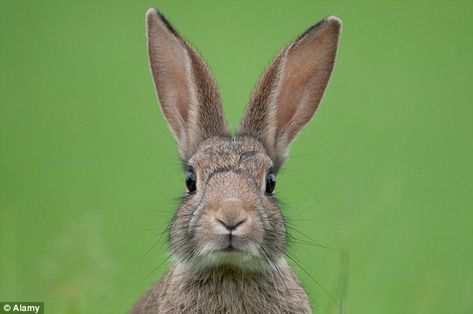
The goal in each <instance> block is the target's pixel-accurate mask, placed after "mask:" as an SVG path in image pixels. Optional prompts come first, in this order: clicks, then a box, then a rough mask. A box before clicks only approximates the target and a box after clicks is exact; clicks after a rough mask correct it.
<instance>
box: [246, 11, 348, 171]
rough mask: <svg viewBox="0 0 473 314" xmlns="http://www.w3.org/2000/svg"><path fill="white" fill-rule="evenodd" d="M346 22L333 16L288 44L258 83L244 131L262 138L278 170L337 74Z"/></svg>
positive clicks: (249, 107)
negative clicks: (344, 23) (334, 66)
mask: <svg viewBox="0 0 473 314" xmlns="http://www.w3.org/2000/svg"><path fill="white" fill-rule="evenodd" d="M340 29H341V21H340V20H339V19H338V18H336V17H328V18H326V19H324V20H322V21H320V22H319V23H317V24H316V25H314V26H312V27H311V28H309V29H308V30H307V31H306V32H304V33H303V34H302V35H300V36H299V37H298V38H297V39H296V40H294V41H293V42H292V43H290V44H289V45H288V46H287V47H286V48H284V49H283V50H282V51H281V52H280V53H279V55H278V56H277V57H276V58H275V59H274V61H273V62H272V63H271V64H270V65H269V67H268V68H267V70H266V71H265V72H264V73H263V75H262V77H261V79H260V81H259V82H258V84H257V86H256V88H255V90H254V92H253V95H252V97H251V99H250V102H249V104H248V108H247V110H246V113H245V115H244V117H243V120H242V123H241V125H240V130H239V134H241V135H249V136H253V137H256V138H257V139H259V140H260V141H261V142H262V143H263V144H264V146H265V147H266V149H267V151H268V154H269V155H270V157H271V158H272V159H273V162H274V166H275V168H278V167H279V166H280V165H281V163H282V162H283V161H284V159H285V157H286V155H287V151H288V147H289V144H290V142H291V141H292V140H293V139H294V137H295V136H296V135H297V134H298V133H299V131H300V130H301V129H302V128H303V127H304V126H305V125H306V123H307V122H309V120H310V119H311V118H312V116H313V114H314V112H315V110H316V109H317V107H318V106H319V103H320V101H321V99H322V96H323V94H324V91H325V88H326V87H327V83H328V81H329V79H330V75H331V73H332V68H333V65H334V62H335V55H336V52H337V46H338V38H339V34H340Z"/></svg>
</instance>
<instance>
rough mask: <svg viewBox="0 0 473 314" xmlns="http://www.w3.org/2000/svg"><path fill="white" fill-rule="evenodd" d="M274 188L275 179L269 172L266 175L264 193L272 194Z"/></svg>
mask: <svg viewBox="0 0 473 314" xmlns="http://www.w3.org/2000/svg"><path fill="white" fill-rule="evenodd" d="M275 187H276V177H275V176H274V174H272V173H271V172H270V173H268V174H267V175H266V193H273V191H274V188H275Z"/></svg>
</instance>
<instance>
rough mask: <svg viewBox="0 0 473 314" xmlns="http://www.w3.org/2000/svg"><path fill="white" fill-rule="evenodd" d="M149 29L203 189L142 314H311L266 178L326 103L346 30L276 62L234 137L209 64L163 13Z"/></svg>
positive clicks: (294, 48)
mask: <svg viewBox="0 0 473 314" xmlns="http://www.w3.org/2000/svg"><path fill="white" fill-rule="evenodd" d="M147 20H148V47H149V54H150V63H151V69H152V74H153V78H154V82H155V85H156V89H157V92H158V98H159V101H160V105H161V108H162V111H163V114H164V115H165V117H166V119H167V120H168V123H169V125H170V127H171V129H172V130H173V132H174V133H175V135H176V138H177V141H178V144H179V152H180V154H181V159H182V161H183V164H184V167H185V168H186V169H188V170H189V171H192V172H191V173H195V176H196V190H195V191H190V192H189V193H187V194H186V195H185V196H184V197H183V199H182V202H181V204H180V206H179V209H178V210H177V212H176V215H175V217H174V220H173V222H172V227H171V231H170V249H171V255H172V257H173V260H174V265H173V266H172V268H171V270H170V271H169V272H168V273H167V274H166V275H165V276H164V277H163V278H162V279H161V280H160V281H159V282H158V283H157V284H155V285H154V286H153V287H152V288H151V289H150V290H149V291H148V293H147V294H145V295H144V296H143V297H142V298H141V299H140V301H139V302H138V303H137V304H136V305H135V307H134V309H133V310H132V312H133V313H311V308H310V304H309V300H308V297H307V295H306V293H305V291H304V289H303V288H302V286H301V284H300V283H299V281H298V280H297V278H296V277H295V275H294V273H293V272H292V270H291V269H290V267H289V266H288V265H287V262H286V260H285V250H286V244H287V243H286V242H287V234H286V233H287V230H286V227H285V224H284V219H283V216H282V214H281V211H280V209H279V208H278V205H277V201H276V199H275V197H274V195H273V194H272V193H270V192H267V191H266V178H267V175H268V173H271V172H273V173H276V172H277V169H278V168H279V166H280V164H281V163H282V161H283V160H284V158H285V155H286V152H287V147H288V146H289V143H290V142H291V141H292V139H293V138H294V137H295V136H296V135H297V133H298V132H299V131H300V129H302V127H303V126H304V125H305V124H306V123H307V122H308V121H309V120H310V118H311V117H312V115H313V113H314V112H315V110H316V108H317V106H318V104H319V102H320V99H321V98H322V95H323V92H324V90H325V87H326V85H327V82H328V79H329V77H330V72H331V70H332V67H333V62H334V59H335V52H336V46H337V42H338V33H339V30H340V23H339V21H338V20H337V19H336V18H328V19H326V20H324V21H322V22H320V23H319V24H318V25H317V26H316V27H315V26H314V27H312V28H311V29H309V30H308V31H306V32H305V33H304V34H302V35H301V36H299V37H298V38H297V39H296V40H295V41H294V42H293V43H292V44H290V45H289V46H288V47H287V48H285V49H284V50H283V51H282V52H281V53H280V54H279V55H278V56H277V57H276V59H275V61H274V62H273V63H272V64H271V65H270V66H269V68H268V70H267V71H266V72H265V73H264V74H263V76H262V78H261V80H260V82H259V84H258V85H257V87H256V89H255V92H254V94H253V96H252V98H251V101H250V104H249V106H248V109H247V112H246V114H245V116H244V118H243V121H242V124H241V127H240V131H239V133H238V134H237V135H235V136H231V135H230V134H229V133H228V131H227V129H226V124H225V122H224V120H223V112H222V107H221V103H220V97H219V94H218V91H217V89H216V84H215V82H214V81H213V79H212V77H211V76H210V72H209V71H208V68H207V66H206V65H205V63H204V62H203V61H202V59H201V58H200V57H199V56H198V54H197V53H196V52H195V50H194V49H193V48H192V47H191V46H190V44H188V43H187V42H186V41H185V40H184V39H183V38H182V37H181V36H180V35H179V34H178V33H177V31H176V30H175V29H174V28H173V27H172V26H171V25H170V24H169V22H168V21H167V20H166V19H165V18H164V17H163V16H162V15H161V14H159V13H157V12H156V11H155V10H154V9H152V10H150V11H148V14H147ZM291 90H292V91H293V92H292V93H291Z"/></svg>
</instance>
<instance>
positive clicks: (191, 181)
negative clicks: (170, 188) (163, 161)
mask: <svg viewBox="0 0 473 314" xmlns="http://www.w3.org/2000/svg"><path fill="white" fill-rule="evenodd" d="M186 187H187V191H189V193H193V192H195V190H197V175H196V174H195V172H194V170H193V169H189V171H188V172H187V175H186Z"/></svg>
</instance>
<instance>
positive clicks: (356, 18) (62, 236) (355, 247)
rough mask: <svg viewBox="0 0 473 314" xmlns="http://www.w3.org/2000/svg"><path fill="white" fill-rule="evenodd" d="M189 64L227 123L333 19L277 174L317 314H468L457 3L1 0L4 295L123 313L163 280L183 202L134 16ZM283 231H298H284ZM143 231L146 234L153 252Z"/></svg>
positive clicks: (465, 130) (467, 173)
mask: <svg viewBox="0 0 473 314" xmlns="http://www.w3.org/2000/svg"><path fill="white" fill-rule="evenodd" d="M153 6H154V7H158V8H159V9H160V10H162V11H163V12H164V13H165V14H166V15H167V16H168V18H169V19H170V20H171V22H172V23H173V24H174V25H175V26H176V27H177V29H178V30H179V31H180V32H182V33H183V34H184V36H186V37H187V38H188V39H189V40H190V41H191V42H192V43H193V44H194V45H195V46H196V47H197V48H198V49H199V51H200V52H201V54H202V55H203V56H204V58H205V59H206V60H207V62H208V63H209V65H210V67H211V68H212V70H213V72H214V75H215V77H216V79H217V81H218V83H219V85H220V88H221V91H222V97H223V100H224V110H225V113H226V116H227V118H228V120H229V123H230V125H231V126H232V127H236V126H237V123H238V121H239V119H240V116H241V114H242V112H243V110H244V108H245V104H246V102H247V100H248V98H249V95H250V92H251V89H252V87H253V86H254V84H255V82H256V80H257V78H258V76H259V75H260V73H261V72H262V71H263V69H264V68H265V66H266V65H267V64H268V63H269V61H270V60H271V58H272V57H273V56H274V55H275V54H276V53H277V51H278V50H279V49H280V48H281V47H282V46H283V45H284V44H285V43H287V42H288V41H289V40H291V39H292V38H294V37H295V36H296V35H297V34H298V33H300V32H302V31H303V30H305V29H306V28H307V27H309V26H310V25H312V24H313V23H315V22H316V21H318V20H319V19H321V18H322V17H324V16H327V15H337V16H339V17H340V18H341V19H342V20H343V22H344V29H343V34H342V39H341V46H340V53H339V56H338V62H337V65H336V67H335V71H334V75H333V78H332V81H331V83H330V85H329V89H328V92H327V94H326V97H325V99H324V102H323V105H322V107H321V109H320V110H319V112H318V115H317V117H316V119H314V120H313V122H312V123H311V125H310V126H308V127H307V128H306V129H305V130H304V131H303V132H302V134H301V136H300V137H299V138H298V139H297V141H296V142H295V144H294V145H293V147H292V150H291V156H290V158H289V160H288V162H287V163H286V164H285V167H284V169H283V171H282V173H281V175H280V177H279V179H278V188H277V192H278V194H279V196H280V198H281V199H282V200H283V201H284V202H285V204H286V205H285V208H284V213H285V215H286V216H287V217H288V219H289V221H290V223H291V224H292V225H293V226H294V227H295V228H297V230H300V231H301V232H303V233H304V234H306V235H307V236H309V237H310V238H313V239H316V240H317V241H319V242H321V243H322V244H324V245H327V246H329V247H331V248H333V250H327V249H323V248H318V247H313V246H307V245H303V244H297V243H294V244H293V245H292V247H291V252H292V254H294V255H296V256H297V261H298V262H299V263H300V264H301V265H302V266H303V267H304V269H305V271H306V272H307V273H308V274H310V276H311V277H313V278H314V279H315V280H317V281H318V282H319V283H320V284H321V285H322V286H323V287H324V289H326V290H327V291H328V294H327V293H325V292H324V291H323V290H322V289H321V288H320V287H318V285H317V284H316V283H315V282H314V281H313V280H312V279H311V278H310V276H308V275H307V274H306V273H305V272H304V271H302V270H301V269H299V268H298V267H297V266H296V265H294V264H293V266H294V268H295V270H296V272H297V273H298V274H299V276H300V278H301V279H302V281H303V283H304V285H305V287H306V288H307V291H308V293H309V295H310V297H311V300H312V301H313V304H314V311H315V312H316V313H338V308H339V306H337V304H335V303H334V302H333V301H332V300H331V298H330V296H329V295H331V296H333V297H334V298H335V299H337V300H338V301H339V303H340V304H341V305H342V307H343V308H344V309H345V312H346V313H396V314H397V313H473V298H472V296H473V268H472V267H471V265H472V264H473V253H472V250H471V243H472V240H473V213H472V209H473V206H472V205H473V196H472V190H473V189H472V188H473V184H472V174H473V173H472V172H473V171H472V170H473V167H472V157H473V142H472V134H473V124H472V122H471V121H472V113H473V109H472V99H473V97H472V96H473V90H472V88H471V73H472V70H473V62H472V61H471V56H472V50H473V49H472V48H473V36H471V34H472V31H473V22H472V19H471V12H472V9H473V5H472V3H471V1H449V2H446V1H426V0H423V1H383V2H380V1H373V0H362V1H358V2H356V4H355V3H353V2H349V1H337V2H329V1H298V2H289V1H267V0H264V1H258V2H255V1H249V0H242V1H238V2H229V1H220V2H217V1H194V2H191V1H128V2H125V1H118V2H117V1H113V2H112V1H100V2H94V1H80V2H79V1H77V2H65V1H57V0H51V1H35V2H33V1H29V2H27V1H8V0H3V1H1V2H0V42H1V49H0V145H1V146H0V173H1V175H0V210H1V211H0V250H1V254H0V300H2V301H12V300H18V301H44V302H45V303H46V310H47V312H48V313H125V312H126V311H127V310H128V308H129V307H130V306H131V304H132V303H133V302H134V301H135V300H136V299H137V298H138V296H139V295H140V294H141V293H142V292H144V291H145V290H146V289H147V287H148V286H149V285H150V284H151V283H152V282H154V281H155V280H156V279H157V278H158V277H159V276H160V275H161V274H163V273H164V272H165V271H166V268H167V267H168V266H169V263H165V264H164V265H163V266H161V267H160V268H158V269H156V266H157V265H159V263H161V261H163V260H164V259H165V258H166V256H167V251H166V243H165V237H164V239H159V237H160V234H161V233H162V231H163V230H164V228H165V227H166V225H167V223H168V221H169V219H170V217H171V216H172V213H173V210H174V209H175V207H176V205H177V201H176V198H177V197H178V196H179V195H180V193H181V192H182V191H183V183H182V180H183V174H182V173H181V172H180V168H179V163H178V159H177V154H176V150H175V147H174V143H173V141H172V139H171V135H170V133H169V132H168V130H167V126H166V123H165V122H164V120H163V119H162V117H161V115H160V113H159V110H158V107H157V102H156V100H155V95H154V91H153V88H152V83H151V77H150V74H149V70H148V65H147V57H146V51H145V33H144V13H145V11H146V9H148V8H149V7H153ZM294 235H295V236H296V237H298V238H302V239H303V238H304V236H303V235H302V234H298V233H297V232H294ZM156 239H158V240H156Z"/></svg>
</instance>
